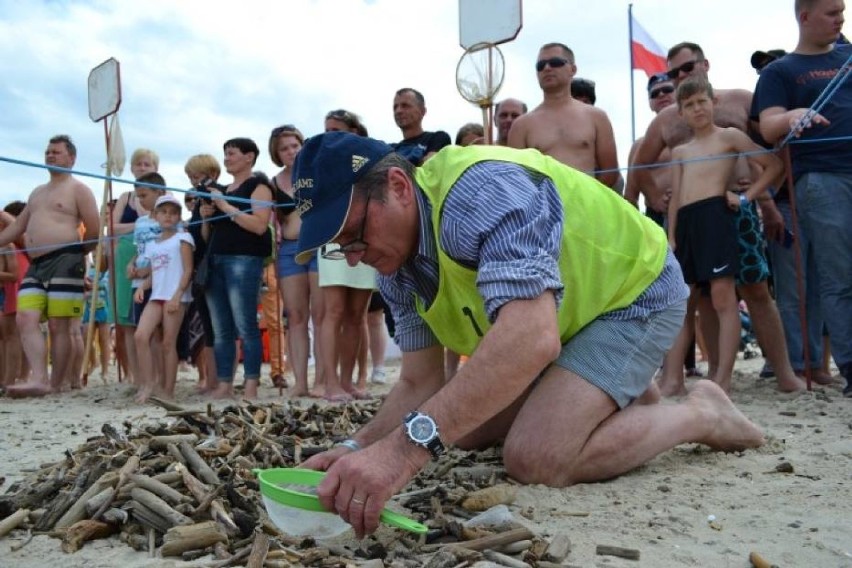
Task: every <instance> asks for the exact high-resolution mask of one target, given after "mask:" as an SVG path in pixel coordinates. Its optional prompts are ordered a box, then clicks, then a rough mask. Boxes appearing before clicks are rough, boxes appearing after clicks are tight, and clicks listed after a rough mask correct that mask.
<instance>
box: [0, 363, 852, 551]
mask: <svg viewBox="0 0 852 568" xmlns="http://www.w3.org/2000/svg"><path fill="white" fill-rule="evenodd" d="M761 364H762V360H761V359H755V360H749V361H739V362H738V364H737V374H736V377H735V381H734V392H733V395H732V398H733V399H734V401H735V402H736V403H737V404H738V406H739V407H740V408H741V409H742V410H743V412H744V413H745V414H746V415H747V416H748V417H749V418H751V419H752V420H753V421H754V422H755V423H757V424H758V425H759V426H760V427H761V428H763V429H764V432H765V433H766V435H767V439H768V443H767V444H766V445H765V446H763V447H762V448H760V449H758V450H749V451H746V452H742V453H733V454H722V453H715V452H711V451H709V450H708V449H707V448H706V447H701V446H696V445H684V446H679V447H677V448H675V449H674V450H672V451H669V452H667V453H665V454H662V455H661V456H659V457H657V458H656V459H654V460H653V461H651V462H650V463H649V464H647V465H645V466H643V467H641V468H639V469H637V470H635V471H633V472H631V473H630V474H628V475H624V476H622V477H620V478H618V479H616V480H613V481H609V482H606V483H597V484H589V485H580V486H575V487H571V488H567V489H550V488H547V487H544V486H524V487H521V488H520V490H519V492H518V496H517V499H516V501H515V503H514V504H513V505H512V506H511V507H510V508H511V510H512V511H513V512H514V513H516V516H517V517H518V518H520V519H521V520H523V521H524V522H525V523H526V524H527V525H528V526H529V528H530V529H531V530H532V531H533V532H534V533H536V534H537V535H540V536H543V537H549V536H552V535H554V534H556V533H566V534H568V535H569V536H570V538H571V541H572V543H573V549H572V552H571V554H570V555H569V556H568V557H567V558H566V560H565V562H566V563H570V564H572V565H576V566H588V567H591V566H606V567H621V566H642V567H645V566H647V567H655V568H674V567H680V566H708V567H709V566H713V567H735V568H736V567H747V566H749V562H748V555H749V552H751V551H756V552H758V553H760V554H761V555H762V556H763V557H764V558H765V559H766V560H768V561H769V562H770V563H772V564H775V565H777V566H779V567H785V568H786V567H824V568H833V567H837V568H841V567H845V568H849V567H852V541H850V537H852V505H850V504H852V400H850V399H844V398H842V395H841V392H840V391H841V389H840V385H839V384H837V385H833V386H830V387H826V388H818V389H815V390H814V391H813V392H809V393H801V394H781V393H778V392H777V391H776V390H775V389H774V382H773V379H759V378H758V371H759V369H760V365H761ZM397 373H398V369H397V368H394V369H393V371H392V372H391V373H389V375H390V377H392V378H393V379H395V378H396V375H397ZM194 376H195V374H194V371H193V372H189V373H181V376H180V377H179V382H178V392H177V399H178V401H179V402H180V403H181V404H183V405H184V406H187V407H203V406H204V405H206V404H207V399H205V398H203V397H201V396H199V395H196V394H194V386H195V384H194ZM238 382H239V381H238ZM388 388H389V386H381V387H376V386H373V387H371V391H373V392H374V393H376V394H380V393H383V392H386V391H387V390H388ZM278 399H279V397H278V391H277V389H273V388H272V387H270V386H269V385H268V382H267V383H266V386H265V387H261V400H262V401H273V400H278ZM308 403H309V402H308V401H306V404H308ZM215 404H216V405H217V406H224V405H225V404H226V403H222V402H219V403H215ZM662 404H668V403H667V402H663V403H662ZM164 415H165V412H164V411H163V410H162V409H160V408H156V407H154V406H151V405H148V406H139V405H136V404H134V403H133V399H132V395H131V393H130V390H129V387H128V386H127V385H123V384H119V383H117V382H116V380H115V377H110V378H109V380H108V383H107V384H104V383H103V381H102V380H101V379H100V378H99V377H98V376H97V374H95V376H94V377H91V378H90V380H89V386H88V387H87V388H85V389H84V390H82V391H77V392H73V393H68V394H65V395H54V396H49V397H45V398H42V399H32V400H11V399H8V398H0V424H2V428H0V456H2V459H0V478H5V481H3V482H2V485H0V492H5V491H6V490H8V488H9V487H10V486H11V485H12V484H13V483H14V482H15V481H17V480H20V479H22V478H23V476H24V475H25V474H26V472H27V471H32V470H34V469H36V468H38V467H39V465H40V464H42V463H47V462H55V461H57V460H59V459H61V458H62V455H63V452H64V451H65V450H66V449H71V448H75V447H76V446H77V445H78V444H80V443H82V442H84V441H86V439H87V438H89V437H93V436H97V435H99V434H100V429H101V426H102V425H103V424H104V423H111V424H112V425H114V426H116V427H117V428H119V429H121V426H122V424H123V423H125V422H129V423H131V424H133V425H140V424H144V423H147V422H154V421H160V420H163V419H164ZM554 419H558V417H554ZM781 464H789V465H790V466H792V472H788V473H780V472H778V471H777V469H782V470H787V471H789V470H790V469H791V468H790V467H788V466H786V465H784V466H782V465H781ZM779 466H781V467H780V468H779ZM522 512H523V513H524V516H523V517H522V516H521V515H520V514H521V513H522ZM711 520H712V522H711ZM390 530H391V529H387V528H383V529H381V531H390ZM348 534H349V535H350V536H349V537H348V538H350V539H351V538H352V537H351V533H348ZM24 537H25V534H24V532H23V531H16V532H13V533H12V534H11V535H10V536H7V537H5V538H3V539H2V540H0V566H15V567H30V566H31V567H43V566H46V565H48V564H50V563H52V562H57V561H58V562H60V563H61V564H62V566H63V567H65V568H72V567H78V566H79V567H84V566H85V567H112V566H123V567H128V568H132V567H147V566H184V565H189V564H186V563H182V562H179V561H173V560H166V559H161V558H149V557H148V556H147V555H146V554H143V553H139V552H135V551H133V550H132V549H131V548H129V547H128V546H127V545H125V544H124V543H122V542H120V541H118V540H117V539H115V538H113V539H105V540H100V541H95V542H92V543H89V544H87V545H86V546H85V547H84V548H83V549H82V550H80V551H79V552H77V553H75V554H72V555H68V554H64V553H63V552H61V550H60V543H59V541H58V540H55V539H51V538H49V537H47V536H36V537H34V538H33V540H32V541H31V542H30V543H29V544H27V545H26V546H24V547H23V548H22V549H20V550H18V551H14V552H12V551H11V550H10V547H11V546H13V545H15V544H19V543H20V542H21V541H22V540H23V539H24ZM599 544H609V545H616V546H621V547H627V548H633V549H638V550H639V551H641V558H640V560H639V561H632V560H626V559H621V558H615V557H606V556H596V554H595V548H596V545H599ZM194 565H198V564H197V563H195V564H194Z"/></svg>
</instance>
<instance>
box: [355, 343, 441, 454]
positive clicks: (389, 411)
mask: <svg viewBox="0 0 852 568" xmlns="http://www.w3.org/2000/svg"><path fill="white" fill-rule="evenodd" d="M443 361H444V348H443V347H440V346H436V347H430V348H428V349H425V350H423V351H422V352H417V353H413V354H407V353H406V354H403V367H402V375H401V376H400V380H399V381H398V382H397V383H396V385H394V387H393V389H392V390H391V391H390V393H389V394H388V396H387V398H385V401H384V403H383V404H382V407H381V408H380V409H379V411H378V412H377V413H376V415H375V416H374V417H373V419H372V420H370V422H368V423H367V425H366V426H364V427H363V428H361V430H359V431H358V432H357V433H356V434H355V435H354V436H353V439H354V440H355V441H357V442H358V444H360V445H361V447H364V448H365V447H367V446H369V445H370V444H373V443H374V442H376V441H378V440H380V439H382V438H384V437H385V436H387V435H388V434H390V433H391V432H393V431H394V430H399V429H400V428H401V424H402V419H403V418H404V417H405V415H406V414H407V413H408V412H411V411H412V410H414V409H415V408H417V407H418V406H420V405H421V404H422V403H423V402H424V401H425V400H428V399H429V398H430V397H431V396H433V395H434V394H435V393H436V392H438V390H440V388H441V386H443V384H444V366H443ZM407 362H410V363H411V367H413V369H412V368H411V367H409V365H407V364H406V363H407Z"/></svg>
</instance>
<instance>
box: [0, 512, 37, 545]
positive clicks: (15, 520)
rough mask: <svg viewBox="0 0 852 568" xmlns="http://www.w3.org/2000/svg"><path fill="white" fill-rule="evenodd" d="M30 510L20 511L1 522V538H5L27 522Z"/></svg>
mask: <svg viewBox="0 0 852 568" xmlns="http://www.w3.org/2000/svg"><path fill="white" fill-rule="evenodd" d="M29 514H30V510H29V509H18V510H17V511H15V512H14V513H12V514H11V515H9V516H8V517H6V518H5V519H3V520H2V521H0V538H3V537H4V536H6V535H7V534H9V533H10V532H12V531H13V530H15V529H16V528H18V527H19V526H21V524H22V523H23V522H24V521H26V520H27V516H28V515H29Z"/></svg>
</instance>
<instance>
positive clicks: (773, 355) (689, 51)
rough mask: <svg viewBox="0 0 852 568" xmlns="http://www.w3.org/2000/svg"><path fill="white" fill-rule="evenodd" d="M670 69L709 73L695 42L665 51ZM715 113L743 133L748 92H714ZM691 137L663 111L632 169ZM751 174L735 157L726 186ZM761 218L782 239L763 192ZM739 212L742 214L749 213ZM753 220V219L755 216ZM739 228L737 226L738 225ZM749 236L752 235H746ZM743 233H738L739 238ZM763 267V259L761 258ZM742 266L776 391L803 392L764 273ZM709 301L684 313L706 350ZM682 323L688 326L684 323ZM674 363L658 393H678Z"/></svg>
mask: <svg viewBox="0 0 852 568" xmlns="http://www.w3.org/2000/svg"><path fill="white" fill-rule="evenodd" d="M667 62H668V67H669V71H668V72H667V73H668V76H669V77H671V78H672V79H673V80H674V82H675V84H679V83H680V82H681V81H683V80H684V79H686V78H687V77H693V76H701V77H705V78H706V77H707V72H708V71H709V69H710V62H709V61H707V59H706V58H705V57H704V52H703V51H702V49H701V47H700V46H699V45H697V44H695V43H689V42H683V43H679V44H677V45H675V46H674V47H672V48H671V49H670V50H669V53H668V56H667ZM715 94H716V99H715V109H714V115H713V119H714V123H715V124H716V125H717V126H721V127H723V128H724V127H734V128H737V129H739V130H741V131H743V132H746V133H747V132H748V129H749V119H748V117H749V111H750V108H751V98H752V94H751V93H750V92H749V91H746V90H743V89H719V90H717V91H715ZM691 138H692V131H691V130H690V128H689V127H688V126H687V125H686V123H685V122H684V121H683V119H682V118H681V117H680V116H679V115H678V112H677V108H676V107H674V106H670V107H669V108H666V109H664V110H663V111H661V112H660V114H658V115H657V116H656V118H654V120H653V121H651V124H650V125H649V126H648V131H647V132H646V133H645V139H644V141H643V142H642V145H641V146H640V148H639V151H638V152H637V155H636V165H637V166H641V165H647V164H653V163H656V160H657V159H658V157H659V155H660V153H661V152H662V151H663V150H664V149H666V148H668V149H669V150H671V149H672V148H674V147H675V146H679V145H681V144H683V143H685V142H687V141H689V140H690V139H691ZM634 173H635V175H636V176H637V181H638V182H639V184H640V186H642V187H648V188H651V189H650V191H656V190H655V189H654V188H655V181H654V178H653V176H651V175H650V172H649V171H648V170H647V169H645V168H638V169H636V170H634ZM751 177H752V176H751V172H750V171H749V167H748V163H747V161H746V160H744V159H742V158H740V160H739V161H738V163H737V166H736V167H735V168H734V173H733V175H732V178H731V182H730V188H732V189H734V188H736V189H737V190H738V191H739V190H740V189H741V188H742V186H743V185H744V184H745V185H748V184H749V183H750V181H749V180H751ZM757 202H758V205H759V206H760V209H761V212H762V214H763V225H764V232H765V233H766V237H767V238H769V239H778V238H781V237H782V236H783V230H784V223H783V220H782V218H781V214H780V213H779V212H778V208H777V207H775V204H774V203H773V202H772V200H771V199H770V197H769V195H768V194H764V195H761V196H760V197H758V198H757ZM749 208H751V206H749V207H745V208H743V210H746V209H749ZM755 217H756V215H755ZM739 224H740V225H742V223H741V222H740V223H739ZM749 236H752V237H753V236H757V235H756V234H751V235H749ZM742 237H743V235H742V233H741V235H740V240H741V241H742V240H743V239H742ZM760 245H761V243H756V246H755V247H753V248H755V249H756V248H758V247H759V246H760ZM764 263H765V260H764ZM744 268H746V267H743V266H742V262H741V266H740V273H739V275H738V283H737V290H738V291H739V293H740V296H741V297H742V298H743V299H744V300H745V301H746V304H747V305H748V310H749V314H750V315H751V318H752V321H753V322H754V331H755V334H756V335H757V339H758V341H759V342H760V345H761V347H762V348H763V350H764V353H765V354H766V358H767V359H768V360H769V363H770V364H771V365H772V367H773V369H775V373H776V377H777V380H778V390H781V391H784V392H789V391H796V390H802V389H804V388H805V383H804V381H802V380H801V379H799V378H798V377H796V375H795V374H794V373H793V368H792V367H791V366H790V361H789V359H788V357H787V347H786V344H785V342H784V329H783V327H782V326H781V317H780V316H779V314H778V308H777V307H776V306H775V302H774V300H773V299H772V296H770V294H769V287H768V286H767V283H766V281H767V278H768V270H761V271H760V273H758V274H750V273H751V272H752V271H751V270H743V269H744ZM708 300H709V298H703V300H701V301H699V299H698V298H694V297H693V298H692V299H691V301H690V305H689V306H688V307H687V314H690V313H694V310H695V304H696V302H697V304H698V307H699V311H700V312H701V325H702V329H703V331H704V337H705V340H706V341H707V344H708V345H709V346H711V347H712V346H714V345H718V341H717V340H716V337H717V335H718V332H719V330H718V320H717V319H716V317H715V312H714V311H713V309H712V306H710V305H709V301H708ZM687 325H689V323H688V322H687ZM709 355H710V356H709V360H710V373H711V375H712V374H713V373H715V372H716V365H717V356H718V353H714V352H713V350H712V349H711V353H710V354H709ZM669 361H676V362H678V363H677V364H671V365H669V364H667V365H664V367H663V376H662V380H661V381H660V390H661V392H662V393H663V394H664V395H669V396H671V395H675V394H683V393H684V392H685V388H684V377H683V367H682V365H680V362H682V361H683V354H682V353H681V354H678V353H671V354H670V356H669V357H667V362H669Z"/></svg>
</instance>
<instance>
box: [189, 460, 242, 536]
mask: <svg viewBox="0 0 852 568" xmlns="http://www.w3.org/2000/svg"><path fill="white" fill-rule="evenodd" d="M175 469H176V470H177V471H178V472H180V474H181V476H182V477H183V484H184V485H185V486H186V488H187V489H188V490H189V492H190V493H192V496H193V497H195V500H196V501H198V502H202V501H204V498H205V497H206V496H207V494H208V493H209V492H210V489H209V488H208V487H207V486H206V485H204V484H203V483H201V482H200V481H199V480H198V478H196V477H195V476H194V475H192V473H190V472H189V470H188V469H187V468H186V466H184V465H180V464H179V465H178V466H176V467H175ZM210 511H211V516H212V518H214V519H218V520H219V522H221V523H223V524H224V525H225V527H226V528H227V529H228V530H229V531H232V532H238V531H239V528H238V527H237V524H236V523H235V522H234V519H233V518H232V517H231V515H229V514H228V513H227V511H225V507H224V506H223V505H222V502H221V501H219V500H218V499H214V500H213V501H211V502H210Z"/></svg>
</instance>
